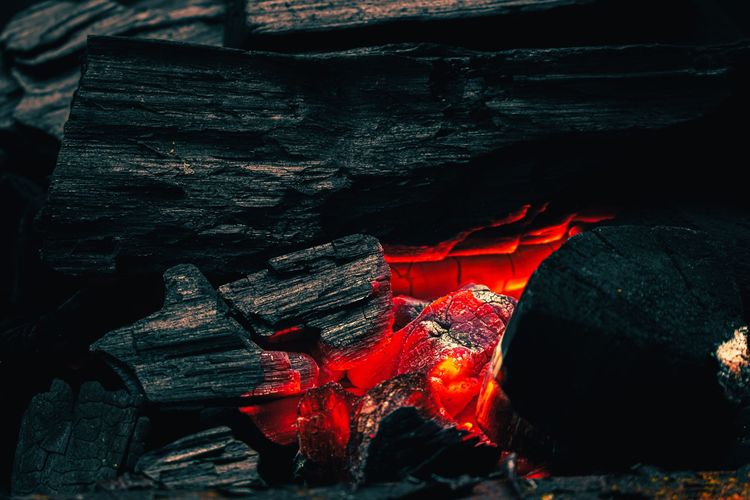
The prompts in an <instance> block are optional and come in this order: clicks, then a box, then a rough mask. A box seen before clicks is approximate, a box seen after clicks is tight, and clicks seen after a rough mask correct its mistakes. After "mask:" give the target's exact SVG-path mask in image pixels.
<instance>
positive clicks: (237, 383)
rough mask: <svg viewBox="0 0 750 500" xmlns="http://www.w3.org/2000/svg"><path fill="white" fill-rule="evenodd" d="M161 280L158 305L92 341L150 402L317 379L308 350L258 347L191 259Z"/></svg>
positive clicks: (281, 387)
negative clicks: (160, 304) (155, 309)
mask: <svg viewBox="0 0 750 500" xmlns="http://www.w3.org/2000/svg"><path fill="white" fill-rule="evenodd" d="M164 283H165V287H166V297H165V300H164V306H163V307H162V309H161V310H160V311H158V312H156V313H154V314H152V315H151V316H149V317H147V318H145V319H143V320H141V321H138V322H136V323H135V324H133V325H130V326H127V327H124V328H121V329H119V330H115V331H112V332H110V333H108V334H107V335H105V336H104V337H103V338H102V339H100V340H98V341H97V342H95V343H94V344H93V345H92V346H91V349H92V351H96V352H101V353H104V354H106V359H107V360H108V361H111V364H112V366H113V368H115V370H117V371H118V373H119V374H120V375H121V376H122V377H123V378H124V380H125V382H126V383H129V384H130V385H132V386H134V387H138V388H142V390H143V392H144V393H145V395H146V397H147V398H148V400H149V401H150V402H153V403H173V404H178V403H186V402H196V401H200V402H202V403H208V402H211V401H214V402H216V401H218V400H226V399H232V398H240V397H252V396H269V395H278V396H283V395H289V394H298V393H300V392H302V391H304V390H305V389H308V388H310V387H313V386H314V384H315V383H317V379H318V367H317V365H316V364H315V361H314V360H313V359H312V358H311V357H309V356H307V355H305V354H299V353H286V352H275V351H262V350H261V349H260V347H258V346H257V345H255V344H253V343H252V342H251V341H250V339H249V335H248V334H247V332H245V331H244V330H243V329H242V327H241V326H240V325H239V324H238V323H237V322H236V321H234V320H233V319H231V318H230V317H229V316H228V314H227V310H226V309H227V308H226V305H225V304H224V303H223V302H222V301H221V299H219V297H218V296H217V294H216V292H215V291H214V289H213V288H212V287H211V285H210V283H209V282H208V281H207V280H206V278H205V277H204V276H203V275H202V274H201V273H200V271H199V270H198V269H197V268H195V267H194V266H190V265H182V266H176V267H174V268H172V269H170V270H168V271H167V272H166V273H165V274H164Z"/></svg>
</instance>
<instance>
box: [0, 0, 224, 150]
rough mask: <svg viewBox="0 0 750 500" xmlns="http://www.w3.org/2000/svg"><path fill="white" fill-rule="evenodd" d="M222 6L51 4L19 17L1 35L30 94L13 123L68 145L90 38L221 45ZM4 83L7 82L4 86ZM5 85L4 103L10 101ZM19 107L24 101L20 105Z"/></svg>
mask: <svg viewBox="0 0 750 500" xmlns="http://www.w3.org/2000/svg"><path fill="white" fill-rule="evenodd" d="M223 17H224V5H223V2H222V1H221V0H157V1H153V0H143V1H140V2H138V3H135V4H133V5H131V6H123V5H121V4H120V3H117V2H114V1H111V0H86V1H82V2H72V1H56V0H51V1H45V2H41V3H38V4H36V5H34V6H32V7H30V8H28V9H27V10H25V11H23V12H21V13H19V14H18V15H17V16H15V17H14V18H13V20H11V22H10V23H8V25H7V26H6V27H5V29H4V30H3V32H2V34H0V47H2V50H3V52H4V54H5V55H6V56H7V57H8V58H9V60H10V65H9V66H10V68H11V70H12V73H13V77H14V78H15V80H16V81H18V83H19V85H20V86H21V88H22V89H23V92H22V95H21V97H20V102H17V104H16V105H15V106H14V110H13V112H12V113H11V114H10V117H11V120H10V121H8V120H7V119H6V115H7V113H5V109H4V108H5V107H9V104H10V102H12V101H10V102H9V103H4V104H3V109H1V110H0V113H2V114H0V129H1V128H4V127H3V126H4V125H5V124H6V122H8V123H9V124H11V125H14V124H16V123H17V124H21V125H23V126H26V127H29V128H30V129H36V130H39V131H41V132H44V133H45V134H47V135H49V136H51V137H53V138H55V139H56V140H60V139H61V138H62V134H63V126H64V124H65V122H66V120H67V119H68V115H69V113H70V104H71V101H72V100H73V94H74V92H75V91H76V89H77V88H78V83H79V80H80V77H81V69H80V64H79V59H80V56H81V54H82V53H83V50H84V48H85V46H86V39H87V37H88V36H89V35H95V34H102V35H105V34H106V35H128V36H135V37H139V38H161V39H168V40H184V41H189V42H193V43H205V44H211V45H221V44H222V40H223V32H224V29H223V26H222V21H223ZM0 80H1V79H0ZM2 85H3V84H2V83H0V95H2V93H3V88H2ZM16 101H18V100H17V99H16Z"/></svg>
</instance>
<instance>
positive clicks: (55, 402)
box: [12, 380, 138, 495]
mask: <svg viewBox="0 0 750 500" xmlns="http://www.w3.org/2000/svg"><path fill="white" fill-rule="evenodd" d="M137 403H138V398H136V397H133V396H131V395H129V394H128V393H127V392H125V391H117V392H108V391H106V390H105V389H103V388H102V386H101V385H100V384H99V383H98V382H87V383H85V384H83V385H82V386H81V389H80V391H79V393H78V395H77V396H74V394H73V391H72V390H71V388H70V386H68V385H67V384H66V383H65V382H63V381H61V380H55V381H54V382H53V383H52V387H51V388H50V391H49V392H46V393H43V394H39V395H37V396H35V397H34V398H33V399H32V401H31V404H30V406H29V409H28V410H27V411H26V414H25V415H24V419H23V423H22V424H21V430H20V434H19V438H18V446H17V448H16V459H15V464H14V466H13V484H12V487H13V493H14V494H17V495H29V494H32V493H37V494H40V493H47V494H51V495H66V494H73V493H79V492H82V491H88V490H91V489H92V488H93V487H94V485H95V483H96V482H97V481H100V480H106V479H113V478H114V477H115V476H116V474H117V473H118V471H120V470H121V468H122V467H123V466H124V465H125V463H126V462H127V459H128V457H127V455H128V445H129V442H130V439H131V436H132V434H133V432H134V429H135V428H136V423H137V421H138V410H137V407H136V405H137Z"/></svg>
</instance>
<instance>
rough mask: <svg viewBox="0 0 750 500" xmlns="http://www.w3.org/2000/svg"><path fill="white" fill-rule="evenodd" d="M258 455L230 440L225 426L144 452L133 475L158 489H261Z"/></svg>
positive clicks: (239, 443) (244, 445)
mask: <svg viewBox="0 0 750 500" xmlns="http://www.w3.org/2000/svg"><path fill="white" fill-rule="evenodd" d="M258 460H259V456H258V453H257V452H256V451H255V450H253V449H252V448H250V447H249V446H248V445H247V444H245V443H243V442H242V441H239V440H237V439H235V438H234V436H233V435H232V430H231V429H230V428H228V427H216V428H213V429H208V430H205V431H202V432H199V433H197V434H193V435H190V436H187V437H184V438H181V439H178V440H177V441H175V442H173V443H170V444H168V445H167V446H165V447H163V448H161V449H159V450H155V451H152V452H149V453H146V454H145V455H143V456H142V457H141V459H140V460H138V463H137V464H136V466H135V472H136V473H138V474H142V475H144V476H146V477H147V478H149V479H151V480H153V481H154V482H155V483H156V484H158V485H160V486H161V487H166V488H169V489H176V490H194V491H200V490H205V489H210V488H222V489H231V490H234V491H237V490H239V489H248V488H254V487H258V486H263V484H264V483H263V480H262V479H261V477H260V475H259V474H258Z"/></svg>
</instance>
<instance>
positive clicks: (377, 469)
mask: <svg viewBox="0 0 750 500" xmlns="http://www.w3.org/2000/svg"><path fill="white" fill-rule="evenodd" d="M351 432H352V434H351V438H350V442H349V452H350V457H351V458H350V472H351V476H352V479H353V480H354V481H355V482H356V483H360V484H361V483H369V482H377V481H386V480H393V479H404V478H406V477H408V476H415V477H429V476H430V475H431V474H439V475H444V476H459V475H461V474H467V473H473V474H480V473H486V472H488V471H489V470H490V469H491V468H492V467H493V466H494V465H495V464H496V462H497V460H498V457H499V452H498V451H497V448H495V447H493V446H489V445H487V444H486V443H484V442H482V440H481V439H480V438H479V437H478V436H476V435H473V436H472V435H469V433H468V432H467V431H465V430H462V429H458V428H457V427H456V426H455V424H453V423H452V422H451V421H450V419H448V418H446V416H445V415H444V414H443V413H442V411H441V409H440V407H439V406H438V405H437V404H436V403H435V401H434V399H433V396H432V393H431V391H430V388H429V385H428V384H427V381H426V377H425V376H424V375H422V374H418V373H410V374H405V375H398V376H396V377H393V378H391V379H389V380H387V381H385V382H383V383H382V384H380V385H378V386H376V387H374V388H373V389H371V390H370V391H369V392H368V393H367V394H366V395H365V396H364V397H363V398H362V400H361V401H360V403H359V405H358V407H357V410H356V412H355V415H354V420H353V423H352V431H351Z"/></svg>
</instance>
